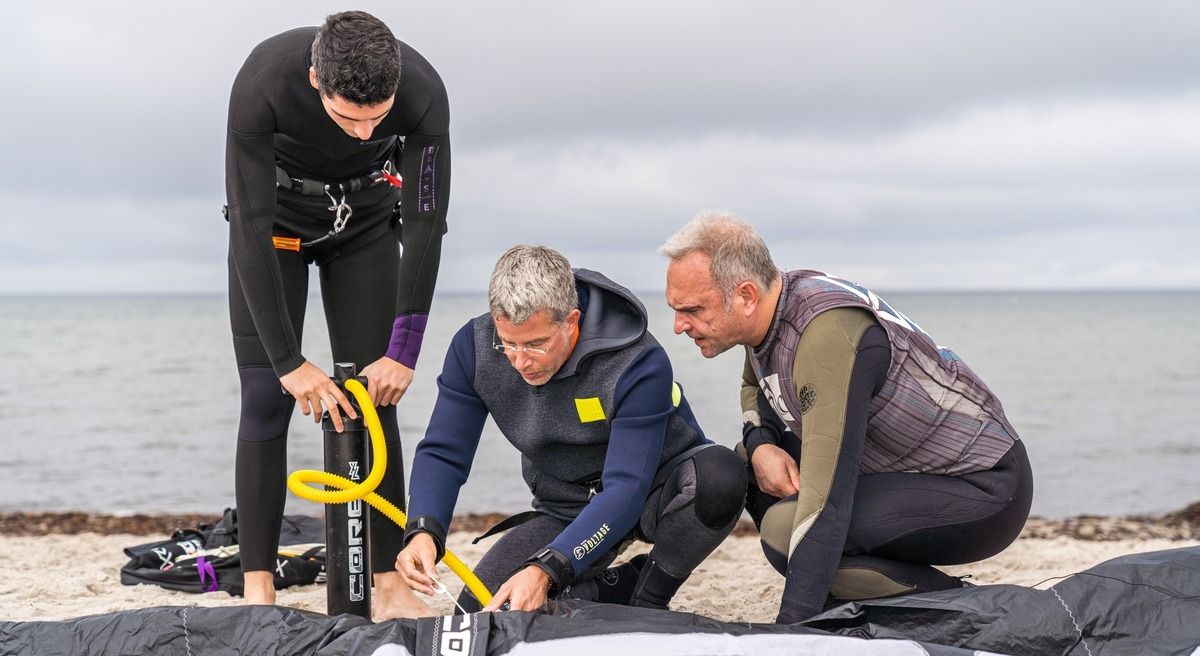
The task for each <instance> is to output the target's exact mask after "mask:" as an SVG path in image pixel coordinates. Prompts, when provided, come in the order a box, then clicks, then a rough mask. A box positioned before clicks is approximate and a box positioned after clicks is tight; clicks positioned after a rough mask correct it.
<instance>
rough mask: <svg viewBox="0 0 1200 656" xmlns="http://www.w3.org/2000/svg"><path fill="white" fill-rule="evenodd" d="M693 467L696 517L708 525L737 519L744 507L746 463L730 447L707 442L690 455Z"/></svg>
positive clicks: (709, 526) (721, 525) (717, 524)
mask: <svg viewBox="0 0 1200 656" xmlns="http://www.w3.org/2000/svg"><path fill="white" fill-rule="evenodd" d="M692 462H693V463H694V465H695V468H696V517H698V518H699V519H700V521H701V522H702V523H703V524H704V525H705V526H707V527H708V528H712V529H722V528H725V527H726V526H729V525H730V523H732V522H734V521H737V518H738V516H739V515H741V514H742V509H743V508H745V507H746V465H745V463H744V462H742V460H741V458H739V457H738V456H737V454H735V453H734V452H733V451H730V450H729V449H726V448H725V447H722V446H710V447H708V448H707V449H703V450H701V451H700V452H699V453H697V454H696V455H695V456H694V457H693V458H692Z"/></svg>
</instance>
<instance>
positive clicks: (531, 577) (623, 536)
mask: <svg viewBox="0 0 1200 656" xmlns="http://www.w3.org/2000/svg"><path fill="white" fill-rule="evenodd" d="M488 305H489V310H490V311H489V313H487V314H484V315H482V316H479V317H476V318H474V319H472V320H471V321H469V322H467V324H466V325H465V326H463V327H462V329H461V330H459V331H458V333H457V334H456V335H455V336H454V339H453V341H452V342H451V345H450V349H449V352H448V353H447V354H446V361H445V365H444V366H443V369H442V375H441V376H440V377H439V378H438V399H437V403H436V404H435V406H434V409H433V416H432V418H431V419H430V421H429V428H428V430H427V432H426V433H425V438H424V439H423V440H422V441H421V443H420V444H419V445H417V451H416V456H415V458H414V461H413V468H412V471H413V474H412V479H411V481H410V487H409V489H410V491H411V496H410V499H409V523H408V530H407V531H406V533H405V547H404V550H403V551H401V552H400V555H399V556H398V557H397V559H396V569H397V571H399V572H400V573H401V575H402V576H404V578H405V579H406V580H407V581H408V582H409V585H411V586H412V588H413V589H414V590H419V591H424V592H426V593H428V594H433V592H434V590H433V584H434V581H433V577H434V568H435V566H436V563H437V561H438V560H439V559H440V558H441V557H442V555H443V554H444V553H445V541H446V527H447V526H449V524H450V518H451V515H452V514H453V511H454V504H455V502H456V501H457V499H458V493H459V488H461V487H462V485H463V483H464V482H466V479H467V474H468V473H469V471H470V468H471V462H472V460H473V459H474V457H475V452H476V449H477V447H478V446H479V439H480V435H481V433H482V431H483V424H484V420H485V419H486V418H487V416H488V415H489V414H490V415H491V416H492V418H493V419H494V420H495V422H496V425H497V426H498V427H499V428H500V431H501V432H502V433H503V434H504V436H505V437H506V438H507V439H508V441H509V442H511V443H512V444H513V446H515V447H516V448H517V450H518V451H520V452H521V470H522V473H523V476H524V478H525V483H526V485H528V486H529V491H530V492H531V493H532V494H533V510H532V511H530V512H526V513H522V514H520V515H516V516H514V517H511V518H509V519H508V520H505V521H504V522H501V524H499V525H497V527H495V528H493V530H492V531H489V533H495V532H499V531H505V532H504V535H503V536H502V537H501V538H500V539H499V540H497V541H496V544H495V545H493V546H492V548H491V549H489V550H488V552H487V554H486V555H484V557H483V559H482V560H481V561H480V563H479V565H478V566H477V567H476V568H475V573H476V574H477V575H478V576H479V578H480V579H481V580H482V581H483V583H484V584H485V585H487V586H488V589H489V590H492V591H494V592H495V596H494V597H493V599H492V602H491V603H490V604H489V605H488V606H487V607H486V608H484V609H483V610H489V611H490V610H496V609H500V608H511V609H513V610H535V609H537V608H539V607H541V606H542V605H543V604H544V603H545V602H546V600H547V599H548V598H553V597H556V596H569V597H574V598H582V599H590V600H596V601H607V602H615V603H625V604H631V605H637V606H648V607H657V608H665V607H666V606H667V603H668V602H669V601H670V600H671V597H672V596H673V595H674V594H675V592H676V591H677V590H678V589H679V587H680V586H681V585H682V584H683V582H684V581H685V580H686V579H687V577H688V576H689V575H690V574H691V573H692V570H694V569H695V568H696V566H697V565H699V564H700V563H701V561H703V560H704V559H705V558H706V557H707V556H708V554H709V553H711V552H712V550H713V549H715V548H716V547H717V545H718V544H720V543H721V541H722V540H723V539H725V536H726V535H728V534H729V532H730V531H731V530H732V529H733V526H734V523H735V522H736V521H737V518H738V517H739V516H740V515H741V512H742V507H743V505H744V502H745V494H744V490H745V485H746V472H745V467H744V465H743V464H742V463H741V461H740V459H739V458H738V457H737V456H736V455H735V454H734V453H733V452H732V451H730V450H729V449H727V448H725V447H722V446H718V445H716V444H713V443H712V442H710V441H709V440H708V439H707V438H705V437H704V433H703V432H702V431H701V430H700V426H699V425H698V424H697V423H696V418H695V417H694V416H693V415H692V411H691V409H690V408H689V407H688V403H687V400H686V399H684V398H683V394H682V392H681V391H680V389H679V387H678V386H677V385H676V384H675V382H674V379H673V376H672V372H671V362H670V360H668V359H667V354H666V352H665V351H664V350H663V349H662V347H661V346H660V345H659V343H658V341H657V340H655V339H654V337H653V336H652V335H651V334H650V333H649V332H648V331H647V329H646V324H647V321H646V310H645V308H644V307H643V305H642V303H641V302H640V301H639V300H638V299H637V297H635V296H634V295H633V294H632V293H631V292H630V291H629V290H627V289H625V288H624V287H621V286H620V285H618V284H616V283H614V282H613V281H611V280H609V279H608V278H606V277H604V276H603V275H601V274H599V273H596V272H594V271H588V270H586V269H575V270H572V269H571V265H570V263H569V262H567V260H566V258H565V257H563V256H562V255H561V254H559V253H558V252H556V251H554V250H551V249H549V248H545V247H542V246H515V247H513V248H511V249H509V250H508V252H506V253H505V254H504V255H503V256H502V257H501V258H500V261H499V262H497V264H496V269H495V271H494V272H493V273H492V279H491V284H490V285H489V287H488ZM634 539H639V540H644V541H646V542H650V543H653V544H654V547H653V548H652V549H651V551H650V553H649V554H648V557H640V556H639V557H637V558H634V559H632V560H630V561H629V562H627V563H624V564H622V565H621V566H619V567H615V568H611V569H607V570H606V569H605V568H606V567H608V566H609V565H611V564H612V562H613V561H614V559H615V558H616V556H617V554H618V553H619V552H620V550H621V549H622V548H623V547H624V546H626V545H627V544H628V543H629V542H630V541H632V540H634ZM459 605H460V606H462V608H463V609H465V610H466V611H467V612H474V611H476V610H479V609H480V604H479V602H478V601H477V600H476V599H475V597H474V596H473V595H471V593H470V592H469V591H466V590H464V591H463V593H462V596H461V597H460V598H459Z"/></svg>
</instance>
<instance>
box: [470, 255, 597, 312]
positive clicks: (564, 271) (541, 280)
mask: <svg viewBox="0 0 1200 656" xmlns="http://www.w3.org/2000/svg"><path fill="white" fill-rule="evenodd" d="M578 306H579V294H577V293H576V292H575V274H574V273H573V272H572V271H571V263H570V262H568V261H567V258H565V257H563V255H562V253H559V252H558V251H556V250H554V249H553V248H547V247H545V246H526V245H524V244H521V245H519V246H513V247H512V248H510V249H508V250H507V251H506V252H505V253H504V255H501V256H500V259H499V261H497V262H496V269H495V270H494V271H492V280H491V282H490V283H489V284H488V310H489V311H490V312H491V313H492V317H493V318H496V319H506V320H508V321H511V322H512V323H525V321H527V320H528V319H529V317H531V316H533V315H535V314H537V313H538V312H540V311H542V310H546V311H547V312H549V313H550V319H551V320H553V321H554V322H555V323H560V322H562V321H563V320H565V319H566V318H567V315H568V314H570V313H571V310H574V309H575V308H577V307H578Z"/></svg>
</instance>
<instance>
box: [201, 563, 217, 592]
mask: <svg viewBox="0 0 1200 656" xmlns="http://www.w3.org/2000/svg"><path fill="white" fill-rule="evenodd" d="M196 571H198V572H199V573H200V585H204V580H205V579H206V578H210V579H212V583H209V584H208V585H207V586H206V587H205V588H204V591H205V592H216V591H217V570H215V569H213V566H212V563H210V562H208V559H206V558H205V557H204V556H200V557H198V558H196Z"/></svg>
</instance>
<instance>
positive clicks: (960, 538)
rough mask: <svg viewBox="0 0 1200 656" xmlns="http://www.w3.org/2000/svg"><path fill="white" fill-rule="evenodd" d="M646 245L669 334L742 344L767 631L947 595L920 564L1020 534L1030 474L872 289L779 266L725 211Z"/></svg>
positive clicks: (952, 358) (705, 348)
mask: <svg viewBox="0 0 1200 656" xmlns="http://www.w3.org/2000/svg"><path fill="white" fill-rule="evenodd" d="M661 251H662V252H663V254H665V255H666V256H667V257H668V258H670V260H671V262H670V265H669V267H668V269H667V303H668V304H669V305H670V306H671V307H672V308H673V309H674V310H675V332H676V333H687V336H688V337H690V338H692V339H693V340H694V341H695V343H696V346H697V347H699V348H700V352H701V353H702V354H703V355H704V356H705V357H709V358H711V357H715V356H716V355H718V354H720V353H722V352H723V351H725V350H727V349H729V348H731V347H733V346H735V345H739V344H740V345H742V346H744V347H745V349H746V366H745V371H744V374H743V379H742V394H741V400H742V412H743V419H744V421H745V424H744V427H743V442H742V447H743V448H744V455H745V456H747V457H748V460H749V462H750V466H751V485H750V490H749V495H748V497H747V502H746V506H747V510H749V511H750V514H751V516H752V517H753V518H754V521H755V523H756V524H757V525H758V526H759V530H760V532H761V536H762V541H763V550H764V551H765V552H766V554H767V559H768V560H769V561H770V562H771V564H772V565H774V566H775V568H776V569H778V570H779V571H780V573H782V574H784V575H785V576H786V577H787V580H786V582H785V584H784V590H783V602H782V604H781V606H780V610H779V616H778V618H777V620H776V621H778V622H781V623H792V622H797V621H800V620H803V619H806V618H808V617H810V616H812V615H814V614H816V613H818V612H820V611H821V610H822V607H823V606H824V605H825V604H826V602H827V600H828V599H829V598H832V600H855V599H869V598H878V597H888V596H894V595H898V594H905V593H909V592H916V591H930V590H941V589H948V588H956V587H960V586H961V585H962V583H961V581H960V580H959V579H956V578H954V577H952V576H948V575H946V574H944V573H942V572H940V571H938V570H936V569H934V568H933V567H931V566H930V565H952V564H960V563H969V562H974V561H977V560H982V559H984V558H988V557H990V556H993V555H995V554H997V553H999V552H1000V551H1002V550H1003V549H1004V548H1005V547H1007V546H1008V545H1009V544H1010V543H1011V542H1012V541H1013V540H1015V539H1016V537H1017V535H1018V534H1019V533H1020V531H1021V528H1022V527H1023V526H1024V524H1025V519H1026V517H1027V516H1028V514H1029V505H1030V502H1031V500H1032V497H1033V479H1032V474H1031V473H1030V469H1029V461H1028V459H1027V458H1026V455H1025V448H1024V446H1023V445H1022V444H1021V441H1020V440H1019V439H1018V437H1017V433H1016V431H1015V430H1013V427H1012V425H1011V424H1009V422H1008V419H1006V418H1005V416H1004V409H1003V408H1002V407H1001V405H1000V401H999V400H997V399H996V397H995V395H993V394H992V392H991V390H989V389H988V388H987V386H986V385H984V383H983V381H982V380H980V378H979V377H978V376H977V375H976V374H975V372H973V371H971V369H970V368H969V367H967V365H966V363H965V362H963V361H962V359H960V358H959V357H958V356H957V355H956V354H955V353H954V352H953V351H951V350H949V349H945V348H941V347H938V346H937V345H936V344H935V343H934V342H933V340H932V339H930V337H929V335H927V334H926V333H925V332H924V331H922V330H921V329H920V327H918V326H917V325H916V324H915V323H913V322H912V321H910V320H909V319H908V318H907V317H905V316H904V315H903V314H900V313H899V312H897V311H896V310H895V309H893V308H892V307H891V306H890V305H888V304H887V303H886V302H884V301H883V300H882V299H880V298H879V297H878V296H876V295H875V294H874V293H873V292H871V291H870V290H868V289H865V288H863V287H860V286H858V285H855V284H854V283H851V282H848V281H845V280H842V279H839V278H834V277H831V276H827V275H825V274H823V273H821V272H819V271H806V270H801V271H788V272H784V273H782V274H781V273H780V271H779V269H777V268H776V267H775V264H774V262H773V261H772V259H771V254H770V252H769V251H768V250H767V247H766V244H764V243H763V241H762V239H761V238H760V237H759V236H758V235H757V234H756V233H755V232H754V229H753V228H751V227H750V226H749V225H747V224H746V223H744V222H742V221H740V220H738V219H736V218H735V217H733V216H731V215H728V214H716V213H707V214H701V215H700V216H699V217H697V218H696V219H695V220H693V221H692V222H691V223H689V224H688V225H686V226H685V227H684V228H683V229H681V230H680V231H679V232H678V233H676V234H675V235H674V236H673V237H671V239H670V240H668V241H667V243H666V244H665V245H664V246H663V247H662V249H661Z"/></svg>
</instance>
